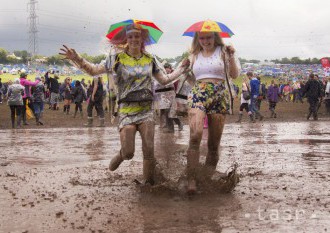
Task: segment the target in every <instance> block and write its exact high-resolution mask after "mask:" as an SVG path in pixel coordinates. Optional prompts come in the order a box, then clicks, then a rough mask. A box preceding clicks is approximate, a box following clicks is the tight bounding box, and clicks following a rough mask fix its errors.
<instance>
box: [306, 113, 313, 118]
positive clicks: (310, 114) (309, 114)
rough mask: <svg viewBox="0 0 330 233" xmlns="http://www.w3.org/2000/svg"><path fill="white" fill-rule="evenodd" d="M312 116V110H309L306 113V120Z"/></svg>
mask: <svg viewBox="0 0 330 233" xmlns="http://www.w3.org/2000/svg"><path fill="white" fill-rule="evenodd" d="M311 116H312V112H309V113H308V115H307V120H309V118H310V117H311Z"/></svg>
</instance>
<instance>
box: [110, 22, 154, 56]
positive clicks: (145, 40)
mask: <svg viewBox="0 0 330 233" xmlns="http://www.w3.org/2000/svg"><path fill="white" fill-rule="evenodd" d="M133 29H136V30H139V31H141V36H142V45H141V50H142V51H143V50H145V46H146V45H148V44H150V39H149V31H148V30H147V29H143V28H142V27H141V25H139V24H136V23H133V24H129V25H126V26H125V27H124V28H123V29H122V30H121V31H120V32H119V33H117V34H116V35H115V36H114V37H113V38H112V39H111V40H110V43H111V44H113V45H114V46H116V47H118V48H124V49H128V44H127V31H129V30H133Z"/></svg>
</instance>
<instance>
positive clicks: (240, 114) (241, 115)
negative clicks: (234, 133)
mask: <svg viewBox="0 0 330 233" xmlns="http://www.w3.org/2000/svg"><path fill="white" fill-rule="evenodd" d="M242 117H243V113H239V115H238V120H237V121H236V123H241V122H242Z"/></svg>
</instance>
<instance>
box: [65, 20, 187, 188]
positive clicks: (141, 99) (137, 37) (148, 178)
mask: <svg viewBox="0 0 330 233" xmlns="http://www.w3.org/2000/svg"><path fill="white" fill-rule="evenodd" d="M110 43H111V44H112V45H113V46H115V48H117V49H118V50H119V52H117V53H116V54H114V55H109V56H108V57H107V59H106V62H105V63H102V64H99V65H93V64H90V63H88V62H87V61H86V60H84V59H83V58H82V57H81V56H79V55H78V54H77V53H76V51H75V50H74V49H70V48H68V47H66V46H64V48H63V49H61V50H62V51H63V52H64V53H60V54H62V55H64V56H65V57H66V58H67V59H70V60H72V61H73V62H74V63H75V64H76V65H77V66H78V67H80V68H81V69H83V70H84V71H86V72H87V73H89V74H90V75H93V76H95V75H100V74H102V73H107V74H109V75H111V79H110V82H113V83H114V84H115V87H116V89H117V90H116V92H117V101H118V116H119V133H120V141H121V150H120V152H119V153H118V155H117V156H115V157H114V158H113V159H112V160H111V162H110V166H109V168H110V170H111V171H114V170H116V169H117V168H118V167H119V165H120V164H121V163H122V162H123V161H124V160H129V159H132V158H133V156H134V151H135V135H136V132H137V131H138V132H139V133H140V135H141V139H142V151H143V177H144V180H145V182H146V183H150V184H153V183H154V169H155V158H154V130H155V126H154V119H153V109H152V102H153V94H152V77H154V78H155V79H156V80H157V81H158V82H159V83H161V84H163V85H165V84H167V83H170V82H171V81H174V80H175V79H177V78H178V77H179V76H180V75H181V74H182V73H183V72H184V71H185V69H186V68H187V67H188V66H189V62H188V61H186V62H184V63H183V64H182V65H181V66H180V67H179V68H178V69H176V70H175V71H174V72H173V73H171V74H166V73H164V72H162V69H160V67H159V63H157V62H156V61H155V58H154V57H153V56H152V55H150V54H149V53H147V52H146V50H145V46H146V45H148V44H150V40H149V32H148V30H146V29H143V28H142V27H141V26H140V25H138V24H136V23H134V24H129V25H127V26H125V27H124V29H123V30H122V31H121V32H120V33H118V34H117V36H115V37H114V38H112V39H111V40H110Z"/></svg>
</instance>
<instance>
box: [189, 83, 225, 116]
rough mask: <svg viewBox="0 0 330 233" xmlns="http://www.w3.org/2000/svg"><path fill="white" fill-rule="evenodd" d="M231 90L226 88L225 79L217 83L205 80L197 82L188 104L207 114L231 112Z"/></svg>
mask: <svg viewBox="0 0 330 233" xmlns="http://www.w3.org/2000/svg"><path fill="white" fill-rule="evenodd" d="M229 99H230V98H229V92H228V91H227V89H226V86H225V81H222V80H219V82H217V83H213V82H203V81H202V80H199V81H197V82H196V83H195V85H194V86H193V88H192V89H191V92H190V93H189V96H188V106H189V107H190V108H198V109H200V110H202V111H203V112H205V113H206V114H214V113H221V114H227V113H229V107H230V106H229Z"/></svg>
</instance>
